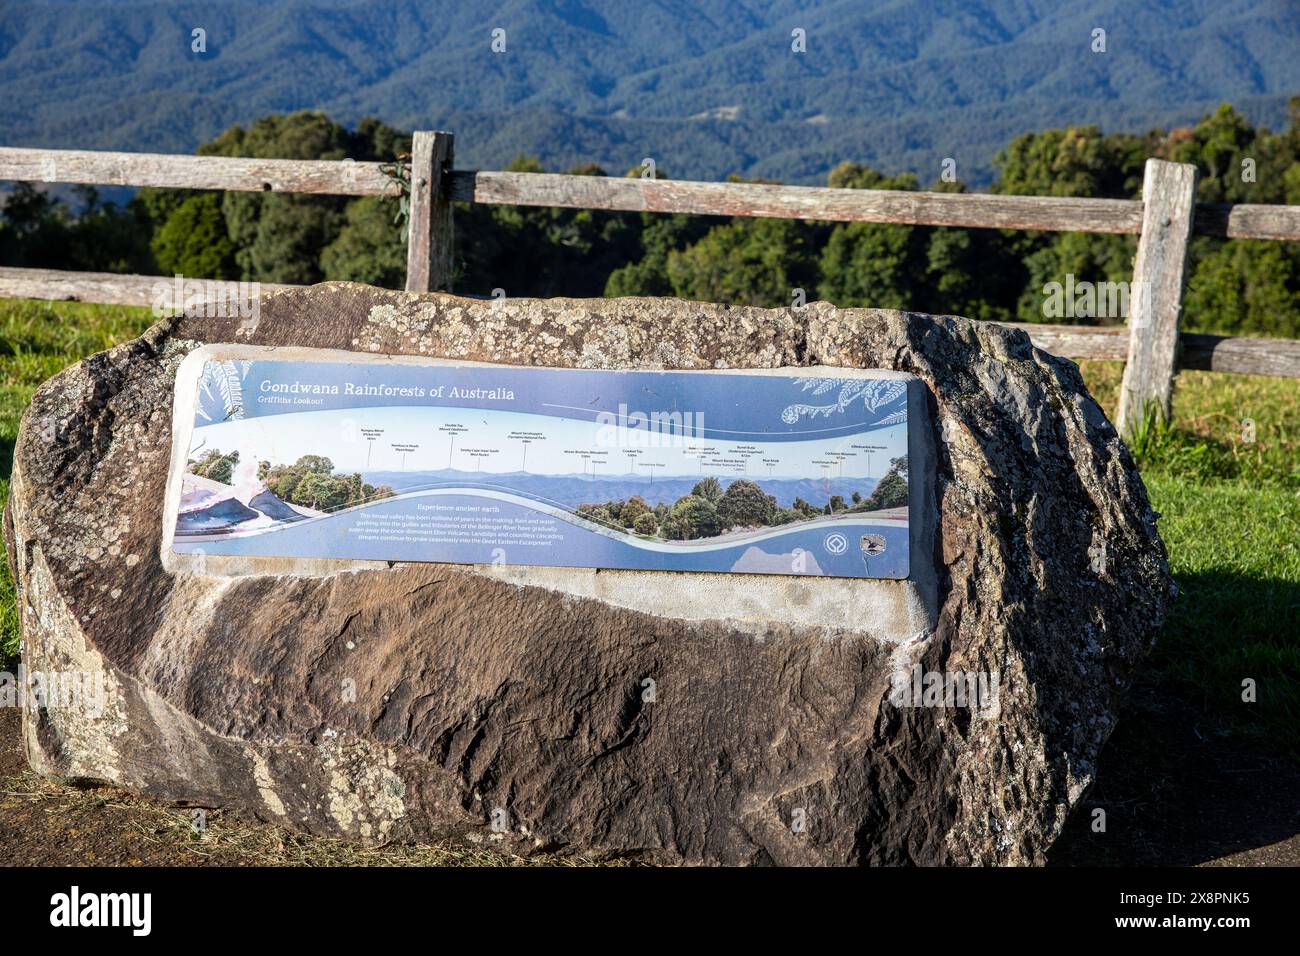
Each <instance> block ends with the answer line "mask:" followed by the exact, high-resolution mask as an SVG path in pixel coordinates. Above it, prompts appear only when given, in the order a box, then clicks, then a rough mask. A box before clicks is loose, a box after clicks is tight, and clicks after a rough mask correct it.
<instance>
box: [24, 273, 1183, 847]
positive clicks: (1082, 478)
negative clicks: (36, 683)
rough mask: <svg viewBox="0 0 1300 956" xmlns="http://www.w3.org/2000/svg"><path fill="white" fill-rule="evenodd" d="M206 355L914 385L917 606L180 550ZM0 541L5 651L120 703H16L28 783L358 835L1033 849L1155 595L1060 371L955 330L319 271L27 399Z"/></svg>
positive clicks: (1072, 375)
mask: <svg viewBox="0 0 1300 956" xmlns="http://www.w3.org/2000/svg"><path fill="white" fill-rule="evenodd" d="M219 342H248V343H253V344H263V345H276V346H304V347H314V348H342V349H350V350H355V351H361V352H370V353H388V354H407V355H427V356H442V357H447V358H458V359H470V360H477V361H495V362H505V363H513V364H523V365H532V364H536V365H552V366H568V367H582V368H631V367H645V368H719V369H724V368H725V369H736V368H750V367H752V368H772V367H779V366H806V365H814V364H821V365H837V366H847V367H858V368H882V369H893V370H898V371H904V372H908V373H911V374H913V375H915V376H917V377H918V378H919V379H920V380H921V382H922V383H923V385H924V392H925V394H926V396H927V400H928V403H929V422H926V423H924V424H923V426H922V425H919V424H918V423H917V422H916V421H915V419H914V422H913V427H914V428H915V427H927V428H930V429H932V430H933V434H932V435H931V436H929V437H931V438H932V440H933V442H934V445H935V449H936V455H935V475H934V484H933V489H932V494H933V499H934V500H933V502H930V503H929V504H930V505H932V507H933V513H934V514H935V516H936V518H937V524H936V527H935V533H934V536H933V540H934V546H933V547H934V554H933V555H931V556H929V557H930V558H931V561H930V562H929V564H930V566H932V567H933V568H935V569H937V573H938V577H937V616H936V617H935V619H934V621H933V626H932V627H928V628H927V629H925V630H923V631H921V632H919V633H917V634H915V635H913V636H911V637H910V638H909V639H906V640H901V641H900V640H884V639H881V637H880V636H878V635H877V634H874V633H873V628H872V626H871V622H870V621H864V620H853V619H846V620H843V621H841V622H838V623H834V622H831V623H827V622H825V621H821V620H819V621H818V622H817V623H812V624H801V623H798V619H797V618H795V619H794V620H791V619H790V618H789V617H787V618H786V619H783V620H780V621H772V622H768V623H762V622H757V623H756V622H755V621H753V620H745V621H739V620H735V619H730V618H728V617H727V616H726V615H725V614H719V616H718V617H715V618H707V617H705V618H700V617H694V616H692V617H687V616H681V615H674V614H672V613H652V612H649V611H646V610H638V609H634V608H630V607H627V606H623V605H621V604H619V603H617V602H613V601H608V600H602V599H601V598H600V597H599V595H598V594H595V593H593V594H592V595H589V596H581V595H575V594H574V593H566V592H565V591H564V590H563V589H562V588H558V587H549V586H546V585H545V582H544V581H541V580H540V579H531V578H528V577H527V576H524V577H518V576H516V577H512V576H511V575H508V574H507V575H500V574H497V575H494V574H493V573H491V572H490V571H487V570H485V569H482V568H473V567H461V566H451V565H399V566H393V567H367V568H363V569H357V568H342V567H340V568H324V569H320V568H317V569H314V570H313V571H312V572H311V573H301V572H297V573H289V572H288V571H285V572H277V571H275V570H274V569H268V570H264V571H260V572H256V573H245V574H240V575H238V576H229V575H215V574H204V573H196V572H194V571H192V570H183V569H182V570H175V571H168V570H167V569H166V568H165V567H164V566H163V563H162V561H161V558H160V539H161V534H162V521H163V516H162V508H163V490H164V486H165V484H166V477H167V476H166V471H167V462H168V458H169V455H170V441H171V415H172V392H173V384H174V381H175V375H176V369H177V367H178V365H179V363H180V362H181V360H182V359H183V358H184V357H185V355H186V354H188V353H189V352H190V351H192V350H193V349H195V348H197V347H199V346H201V345H203V344H206V343H219ZM4 528H5V539H6V542H7V545H8V550H9V560H10V563H11V566H12V568H13V570H14V575H15V580H16V582H17V587H18V592H19V601H18V603H19V613H20V616H21V620H22V628H23V651H24V664H25V665H26V667H27V668H28V669H44V670H78V671H93V672H97V673H102V674H103V679H104V681H105V684H106V687H107V700H106V706H105V708H104V710H103V713H102V714H98V715H90V714H87V713H85V712H84V711H78V710H65V709H58V708H48V709H43V710H37V711H29V712H25V714H24V727H23V734H24V741H25V745H26V748H27V752H28V755H29V759H30V760H31V762H32V764H33V766H34V767H36V768H37V769H38V770H39V771H41V772H42V773H46V774H49V775H53V776H57V777H60V778H64V779H71V780H86V781H105V782H109V783H113V784H116V785H119V786H124V787H128V788H131V789H135V790H138V791H142V792H145V793H148V794H151V795H155V796H157V797H160V798H163V799H167V800H173V801H179V802H185V803H190V804H197V805H206V806H218V805H219V806H229V807H235V808H239V809H241V810H244V811H247V812H251V813H254V814H257V815H259V816H261V817H264V818H266V819H269V820H272V821H276V822H280V823H283V824H285V825H288V826H292V827H295V828H299V829H302V830H306V831H310V832H314V833H321V834H331V835H340V836H344V837H348V838H352V839H357V840H363V841H370V842H375V841H382V840H392V839H405V838H431V837H440V836H448V835H461V836H464V837H466V838H468V839H476V840H487V839H494V838H495V839H500V840H502V841H504V842H507V843H509V844H510V845H512V846H513V847H514V848H516V849H520V850H527V849H532V848H547V849H572V850H575V851H581V852H584V853H587V854H590V855H593V856H617V855H623V856H637V857H641V858H645V859H649V860H655V861H661V862H687V863H722V864H760V863H778V864H905V863H922V864H941V863H949V864H1024V863H1039V862H1041V861H1042V860H1043V858H1044V852H1045V850H1046V849H1047V847H1048V846H1049V845H1050V844H1051V842H1052V840H1053V839H1054V838H1055V836H1056V835H1057V833H1059V831H1060V828H1061V826H1062V824H1063V823H1064V820H1065V817H1066V815H1067V813H1068V812H1069V810H1070V808H1071V807H1072V806H1073V805H1074V804H1075V803H1076V802H1077V801H1078V799H1079V798H1080V796H1081V795H1082V792H1083V790H1084V789H1085V788H1086V787H1087V785H1088V784H1089V782H1090V781H1091V778H1092V775H1093V773H1094V768H1095V765H1096V759H1097V754H1098V752H1099V750H1100V748H1101V747H1102V745H1103V743H1104V742H1105V740H1106V737H1107V736H1108V734H1109V733H1110V731H1111V729H1112V727H1113V725H1114V721H1115V713H1116V709H1117V706H1118V701H1119V698H1120V695H1121V694H1122V693H1123V692H1124V690H1125V688H1126V687H1127V686H1128V685H1129V684H1130V682H1131V680H1132V678H1133V675H1134V672H1135V670H1136V668H1137V667H1138V666H1139V665H1140V663H1141V661H1142V659H1143V657H1144V656H1145V655H1146V654H1147V652H1148V651H1149V650H1150V648H1151V646H1152V643H1153V642H1154V640H1155V637H1156V634H1157V633H1158V630H1159V628H1160V626H1161V624H1162V622H1163V619H1164V616H1165V612H1166V608H1167V605H1168V603H1169V601H1170V599H1171V595H1172V582H1171V579H1170V576H1169V571H1168V567H1167V562H1166V560H1165V553H1164V548H1163V546H1162V544H1161V542H1160V540H1159V537H1158V535H1157V533H1156V528H1155V516H1154V514H1153V513H1152V511H1151V508H1150V506H1149V504H1148V501H1147V497H1146V493H1145V490H1144V488H1143V486H1142V483H1141V481H1140V479H1139V478H1138V476H1137V473H1136V470H1135V468H1134V465H1133V462H1132V459H1131V457H1130V455H1129V453H1128V451H1127V450H1126V449H1125V448H1124V446H1123V445H1122V443H1121V442H1120V440H1119V438H1118V436H1117V434H1116V432H1115V430H1114V429H1113V428H1112V427H1111V425H1110V423H1109V422H1107V421H1106V419H1105V417H1104V415H1103V414H1102V412H1101V410H1100V409H1099V408H1098V406H1097V405H1096V403H1095V402H1094V401H1093V400H1092V398H1091V397H1090V396H1089V395H1088V394H1087V391H1086V390H1085V388H1084V385H1083V382H1082V380H1081V379H1080V376H1079V374H1078V372H1077V369H1076V368H1075V367H1074V366H1073V365H1072V364H1071V363H1070V362H1068V361H1065V360H1062V359H1057V358H1054V357H1052V356H1049V355H1047V354H1045V353H1043V352H1040V351H1038V350H1036V349H1034V348H1033V347H1032V346H1031V345H1030V343H1029V340H1028V339H1027V337H1025V336H1024V335H1023V334H1022V333H1019V332H1015V331H1010V330H1006V329H1002V328H997V327H993V326H987V325H981V324H978V323H975V322H971V321H968V320H965V319H959V318H950V317H942V318H935V317H931V316H923V315H915V314H908V313H899V312H882V311H874V310H838V309H835V308H833V307H831V306H828V305H826V304H824V303H817V304H813V305H811V306H809V307H807V308H806V309H803V310H801V311H799V312H794V311H790V310H763V309H755V308H728V307H725V306H713V305H702V304H699V303H688V302H681V301H677V300H671V299H620V300H565V299H551V300H510V301H506V302H504V303H488V302H481V301H472V300H467V299H458V298H455V297H451V296H444V295H412V294H406V293H393V292H385V291H381V290H377V289H372V288H369V287H365V286H358V285H351V284H344V283H330V284H326V285H322V286H316V287H312V288H310V289H305V290H294V291H287V292H282V293H276V294H274V295H271V296H269V297H268V298H266V299H264V300H263V301H262V306H261V316H260V320H259V321H258V322H257V323H255V324H251V323H247V322H245V323H243V324H242V325H241V322H240V321H239V320H214V319H197V318H185V319H175V320H167V321H164V322H161V323H159V324H158V325H156V326H154V327H153V328H152V329H150V330H149V331H148V332H147V333H145V334H144V335H143V336H141V337H140V338H139V339H136V340H134V341H132V342H128V343H126V344H124V345H122V346H120V347H118V348H116V349H113V350H112V351H110V352H106V353H102V354H99V355H96V356H93V357H92V358H90V359H87V360H86V361H84V362H82V363H80V364H78V365H76V366H74V367H73V368H70V369H68V370H67V371H65V372H63V373H61V374H60V375H58V376H56V377H55V378H54V379H52V380H51V381H49V382H48V383H46V384H45V385H44V386H43V387H42V388H41V389H40V390H39V392H38V393H37V395H36V396H35V398H34V399H33V402H32V406H31V408H30V410H29V411H28V413H27V415H26V416H25V418H24V422H23V426H22V429H21V432H20V435H19V438H18V442H17V446H16V449H15V456H14V474H13V483H12V492H11V496H10V499H9V504H8V507H7V509H6V512H5V523H4ZM662 577H663V579H664V582H665V583H664V585H663V587H664V588H665V589H669V590H671V588H673V587H674V586H680V585H675V584H674V582H675V581H678V580H679V579H680V578H684V577H690V576H678V575H672V574H664V575H662ZM722 580H726V579H722ZM737 580H739V579H737ZM809 583H810V584H815V583H817V582H809ZM876 584H877V585H880V586H883V585H881V583H880V582H877V583H876ZM894 586H896V587H900V588H901V587H905V586H904V585H894ZM918 667H919V669H920V670H919V671H917V670H916V668H918ZM914 673H915V674H918V675H922V674H924V675H929V674H947V675H964V674H984V675H992V677H994V678H995V679H996V695H995V700H994V703H993V704H992V705H991V706H989V707H985V708H983V709H982V710H980V711H978V712H977V711H975V710H973V709H972V708H970V707H969V706H966V707H962V706H955V707H925V706H923V707H911V706H900V701H899V700H898V699H897V698H896V697H893V695H892V693H891V692H892V691H893V689H894V688H895V687H896V686H897V685H896V680H897V679H898V678H899V675H903V677H904V678H905V681H904V685H903V686H910V684H908V683H907V679H910V678H909V675H912V674H914ZM647 680H651V681H653V682H654V689H655V693H654V695H653V697H654V700H653V701H649V700H647V699H646V698H647V695H646V693H645V687H646V686H647V685H646V684H645V683H644V682H645V681H647ZM349 688H354V691H355V692H354V694H351V695H350V694H349V693H348V689H349ZM901 703H904V704H905V703H906V701H902V702H901ZM494 811H497V812H496V819H497V820H498V821H504V823H505V825H506V827H507V828H508V832H507V833H505V834H495V833H494V832H493V830H492V828H491V823H492V821H493V818H494ZM796 821H804V825H803V826H802V827H799V826H793V825H792V824H794V823H796Z"/></svg>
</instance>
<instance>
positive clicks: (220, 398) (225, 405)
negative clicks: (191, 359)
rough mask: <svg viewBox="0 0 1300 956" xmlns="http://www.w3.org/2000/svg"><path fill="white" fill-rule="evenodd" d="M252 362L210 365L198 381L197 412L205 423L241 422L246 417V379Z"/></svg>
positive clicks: (214, 363) (209, 363) (206, 366)
mask: <svg viewBox="0 0 1300 956" xmlns="http://www.w3.org/2000/svg"><path fill="white" fill-rule="evenodd" d="M249 365H250V363H249V362H208V363H207V364H206V365H204V366H203V377H202V378H200V379H199V400H198V403H197V407H196V408H195V413H196V414H197V415H198V416H199V418H201V419H203V420H204V421H205V422H208V423H214V422H228V421H239V420H240V419H242V418H243V417H244V378H245V377H246V376H247V375H248V369H249Z"/></svg>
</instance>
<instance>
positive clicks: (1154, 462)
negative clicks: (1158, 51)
mask: <svg viewBox="0 0 1300 956" xmlns="http://www.w3.org/2000/svg"><path fill="white" fill-rule="evenodd" d="M1082 370H1083V375H1084V378H1085V380H1086V381H1087V382H1088V387H1089V389H1091V390H1092V392H1093V394H1094V395H1095V396H1096V398H1097V400H1098V401H1100V402H1101V403H1102V405H1103V406H1104V407H1105V408H1106V411H1107V413H1108V414H1113V413H1114V410H1115V406H1116V404H1117V399H1118V394H1119V383H1120V378H1121V376H1122V375H1123V365H1122V363H1119V362H1084V363H1082ZM1245 419H1249V420H1251V421H1253V422H1254V435H1253V441H1247V440H1245V439H1246V438H1249V437H1251V436H1249V434H1247V433H1245V432H1244V430H1243V426H1242V422H1243V420H1245ZM1135 444H1136V445H1137V447H1135V449H1134V453H1135V455H1136V457H1137V459H1138V463H1139V465H1140V466H1141V469H1142V479H1143V481H1144V482H1145V483H1146V486H1147V491H1148V493H1149V494H1150V496H1151V501H1152V504H1153V505H1154V507H1155V509H1156V510H1157V511H1159V512H1160V515H1161V517H1160V522H1159V527H1160V536H1161V537H1162V538H1163V539H1164V542H1165V547H1166V548H1167V549H1168V551H1169V563H1170V566H1171V568H1172V570H1173V573H1174V579H1175V580H1176V581H1177V582H1178V587H1179V590H1180V592H1181V594H1180V596H1179V599H1178V601H1177V602H1176V603H1175V605H1174V608H1173V612H1172V614H1171V615H1170V618H1169V622H1168V623H1167V624H1166V626H1165V629H1164V631H1163V633H1162V634H1161V636H1160V642H1159V644H1158V645H1157V648H1156V652H1155V654H1154V655H1153V657H1152V659H1151V662H1150V664H1149V668H1150V674H1151V676H1152V677H1154V678H1155V681H1154V684H1155V686H1157V687H1159V686H1160V685H1164V686H1165V687H1167V688H1168V689H1172V690H1174V691H1176V692H1177V693H1178V694H1179V695H1180V696H1182V697H1184V698H1185V699H1187V700H1190V701H1192V702H1195V703H1198V704H1200V705H1201V706H1202V707H1203V708H1204V709H1205V711H1206V712H1207V713H1208V714H1210V715H1211V716H1212V717H1214V718H1216V719H1217V722H1218V727H1219V730H1220V731H1221V732H1223V733H1228V734H1232V735H1236V736H1239V737H1243V738H1251V739H1253V740H1255V741H1258V742H1262V743H1264V744H1266V745H1268V746H1269V747H1270V748H1271V749H1278V750H1282V751H1285V752H1288V753H1290V754H1291V755H1292V756H1297V757H1300V733H1297V731H1298V730H1300V381H1297V380H1295V379H1280V378H1265V377H1256V376H1246V375H1223V374H1214V373H1211V372H1184V373H1182V374H1180V375H1179V376H1178V378H1177V380H1176V381H1175V386H1174V404H1173V420H1172V424H1168V425H1164V424H1162V425H1157V426H1154V427H1152V428H1150V429H1149V430H1148V431H1147V434H1146V435H1145V436H1143V440H1142V441H1140V442H1136V443H1135ZM1247 679H1250V680H1253V681H1254V682H1255V688H1256V701H1255V702H1254V703H1246V702H1245V701H1243V700H1242V693H1243V687H1242V682H1243V681H1244V680H1247Z"/></svg>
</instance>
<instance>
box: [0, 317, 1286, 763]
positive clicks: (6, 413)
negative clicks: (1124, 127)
mask: <svg viewBox="0 0 1300 956" xmlns="http://www.w3.org/2000/svg"><path fill="white" fill-rule="evenodd" d="M151 322H152V318H151V316H150V315H149V313H148V312H147V311H146V310H144V309H131V308H118V307H111V306H88V305H80V304H75V303H44V302H32V301H3V302H0V475H4V476H5V480H4V483H3V487H2V488H0V493H3V494H6V495H7V493H8V480H7V478H8V475H9V472H10V469H11V466H12V454H13V442H14V438H15V436H16V435H17V431H18V422H19V419H20V417H21V415H22V411H23V409H24V408H25V407H26V404H27V402H28V400H29V398H30V396H31V394H32V392H33V390H34V389H35V388H36V387H37V386H38V385H39V384H40V383H41V382H43V381H44V380H45V379H47V378H49V377H50V376H51V375H53V374H55V373H56V372H58V371H59V370H60V369H62V368H64V367H65V366H67V365H69V364H71V363H73V362H75V361H77V360H78V359H80V358H82V357H83V356H86V355H89V354H91V353H93V352H96V351H99V350H101V349H105V348H108V347H109V346H111V345H114V344H116V343H118V342H121V341H124V340H126V339H128V338H131V337H132V336H134V335H135V334H137V333H138V332H139V331H140V330H141V329H143V328H145V327H147V326H148V325H149V324H150V323H151ZM1083 373H1084V377H1085V378H1086V379H1087V381H1088V384H1089V387H1090V389H1091V390H1092V392H1093V394H1094V395H1095V396H1096V397H1097V398H1098V400H1099V401H1100V402H1101V403H1102V405H1103V406H1104V407H1105V408H1106V409H1107V411H1108V412H1113V410H1114V408H1115V404H1116V396H1117V392H1118V388H1119V381H1120V375H1121V373H1122V367H1121V366H1120V365H1119V364H1118V363H1113V362H1090V363H1084V364H1083ZM1244 420H1250V421H1252V422H1253V423H1254V435H1253V440H1249V441H1248V440H1246V439H1247V438H1249V437H1250V436H1249V435H1247V434H1246V432H1245V426H1243V421H1244ZM1136 444H1137V447H1136V448H1135V454H1136V455H1137V457H1138V461H1139V462H1140V464H1141V467H1142V476H1143V479H1144V480H1145V481H1146V484H1147V488H1148V490H1149V491H1150V494H1151V497H1152V500H1153V502H1154V504H1155V507H1156V509H1157V510H1158V511H1159V512H1160V513H1161V519H1160V532H1161V535H1162V536H1163V538H1164V540H1165V544H1166V545H1167V547H1168V549H1169V554H1170V560H1171V563H1172V565H1173V570H1174V575H1175V578H1176V579H1177V582H1178V586H1179V588H1180V590H1181V592H1182V595H1181V597H1180V599H1179V600H1178V602H1177V605H1176V607H1175V610H1174V612H1173V616H1172V618H1171V620H1170V622H1169V624H1168V626H1167V627H1166V629H1165V633H1164V634H1163V635H1162V638H1161V641H1160V644H1159V646H1158V649H1157V651H1156V653H1155V655H1154V657H1153V659H1152V661H1151V665H1150V668H1149V671H1148V674H1147V675H1146V679H1145V680H1144V684H1145V685H1146V686H1148V687H1154V688H1157V689H1158V690H1161V691H1169V692H1171V693H1176V694H1178V695H1179V696H1180V697H1181V698H1182V699H1185V700H1188V701H1192V702H1194V703H1197V704H1198V705H1199V706H1200V707H1201V708H1202V709H1203V711H1204V714H1205V716H1206V718H1207V719H1209V720H1210V721H1211V723H1212V725H1213V726H1214V727H1215V728H1216V730H1215V732H1216V733H1220V734H1224V735H1229V736H1231V737H1234V738H1237V739H1240V740H1243V741H1245V740H1247V739H1249V740H1250V741H1251V742H1252V743H1254V744H1262V745H1263V746H1265V747H1266V748H1267V749H1269V750H1272V751H1274V752H1281V753H1285V754H1287V755H1289V756H1290V757H1292V758H1296V759H1300V734H1297V728H1300V381H1296V380H1291V379H1270V378H1255V377H1248V376H1234V375H1215V374H1211V373H1208V372H1185V373H1183V374H1182V375H1180V376H1179V378H1178V381H1177V388H1176V392H1175V399H1174V422H1173V424H1172V425H1170V426H1167V427H1162V428H1158V429H1153V430H1151V431H1150V432H1149V433H1148V434H1146V435H1144V436H1143V437H1142V439H1141V440H1140V441H1139V442H1137V443H1136ZM0 641H2V645H0V656H2V657H4V658H6V659H8V660H9V661H10V662H12V658H13V655H14V654H15V653H16V648H17V625H16V619H15V614H14V603H13V587H12V583H11V582H10V580H9V572H8V568H7V567H5V568H4V570H3V571H0ZM1248 678H1249V679H1252V680H1254V681H1255V685H1256V688H1257V695H1258V699H1257V701H1256V702H1255V703H1246V702H1244V701H1243V700H1242V682H1243V681H1244V680H1246V679H1248Z"/></svg>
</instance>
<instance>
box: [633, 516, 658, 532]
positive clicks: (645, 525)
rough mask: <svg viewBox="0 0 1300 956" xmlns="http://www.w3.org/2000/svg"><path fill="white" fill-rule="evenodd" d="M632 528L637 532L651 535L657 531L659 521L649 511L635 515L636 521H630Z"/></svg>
mask: <svg viewBox="0 0 1300 956" xmlns="http://www.w3.org/2000/svg"><path fill="white" fill-rule="evenodd" d="M632 530H633V531H635V532H636V533H637V534H644V535H649V536H651V537H653V536H654V535H656V534H658V533H659V522H658V521H657V520H656V519H655V516H654V513H653V512H651V511H647V512H645V514H640V515H637V517H636V521H634V522H632Z"/></svg>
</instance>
